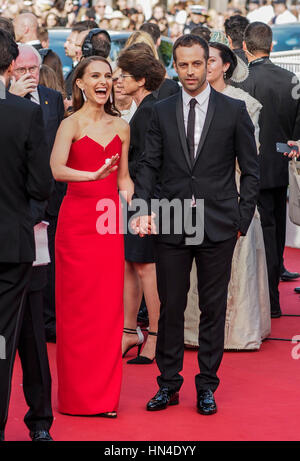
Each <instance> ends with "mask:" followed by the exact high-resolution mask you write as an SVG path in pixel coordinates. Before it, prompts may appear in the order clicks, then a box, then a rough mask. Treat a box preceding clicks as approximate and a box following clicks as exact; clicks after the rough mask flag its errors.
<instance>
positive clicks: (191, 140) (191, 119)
mask: <svg viewBox="0 0 300 461" xmlns="http://www.w3.org/2000/svg"><path fill="white" fill-rule="evenodd" d="M196 104H197V101H196V99H194V98H193V99H191V100H190V111H189V116H188V123H187V143H188V148H189V152H190V159H191V163H192V165H193V163H194V160H195V120H196V112H195V105H196Z"/></svg>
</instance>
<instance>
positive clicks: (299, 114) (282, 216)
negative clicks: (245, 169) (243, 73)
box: [236, 22, 300, 318]
mask: <svg viewBox="0 0 300 461" xmlns="http://www.w3.org/2000/svg"><path fill="white" fill-rule="evenodd" d="M244 40H245V41H244V49H245V52H246V55H247V57H248V61H249V63H250V64H249V77H248V78H247V79H246V80H245V81H244V82H242V83H241V84H239V85H238V86H239V87H241V88H242V89H243V90H245V91H247V92H248V93H250V94H251V96H253V97H254V98H256V99H257V100H258V101H259V102H260V103H261V104H262V105H263V108H262V110H261V112H260V118H259V126H260V136H259V140H260V151H259V153H260V156H259V160H260V177H261V182H260V193H259V199H258V210H259V213H260V217H261V224H262V228H263V233H264V242H265V249H266V258H267V268H268V280H269V291H270V301H271V316H272V317H273V318H277V317H280V316H281V307H280V301H279V290H278V285H279V279H280V273H281V267H282V266H283V251H284V246H285V229H286V196H287V186H288V181H289V179H288V160H287V158H285V157H284V156H283V155H281V154H278V153H277V152H276V142H282V143H286V142H287V141H288V140H290V139H299V138H300V101H299V96H298V95H297V91H295V90H296V89H297V83H298V81H297V79H296V77H295V75H294V74H292V73H291V72H289V71H287V70H285V69H282V68H281V67H279V66H276V65H275V64H273V63H272V62H271V61H270V58H269V54H270V51H271V49H272V29H271V28H270V26H268V25H267V24H264V23H262V22H253V23H251V24H249V26H248V27H247V28H246V30H245V35H244ZM236 86H237V85H236ZM292 275H293V274H292Z"/></svg>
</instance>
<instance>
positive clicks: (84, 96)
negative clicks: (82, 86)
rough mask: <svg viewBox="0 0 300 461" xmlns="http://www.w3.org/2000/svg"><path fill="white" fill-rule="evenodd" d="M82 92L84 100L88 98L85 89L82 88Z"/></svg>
mask: <svg viewBox="0 0 300 461" xmlns="http://www.w3.org/2000/svg"><path fill="white" fill-rule="evenodd" d="M81 93H82V97H83V100H84V101H86V100H87V97H86V95H85V92H84V90H81Z"/></svg>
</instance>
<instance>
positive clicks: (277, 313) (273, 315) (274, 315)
mask: <svg viewBox="0 0 300 461" xmlns="http://www.w3.org/2000/svg"><path fill="white" fill-rule="evenodd" d="M281 316H282V312H281V309H280V308H279V309H277V310H276V311H275V310H271V319H279V317H281Z"/></svg>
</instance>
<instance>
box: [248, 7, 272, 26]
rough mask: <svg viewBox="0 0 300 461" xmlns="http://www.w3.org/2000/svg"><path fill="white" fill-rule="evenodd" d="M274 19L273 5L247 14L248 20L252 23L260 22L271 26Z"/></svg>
mask: <svg viewBox="0 0 300 461" xmlns="http://www.w3.org/2000/svg"><path fill="white" fill-rule="evenodd" d="M273 17H274V8H273V6H272V5H263V6H261V7H260V8H257V9H256V10H253V11H250V13H248V14H247V19H249V21H250V22H255V21H260V22H264V23H265V24H269V22H270V21H271V19H272V18H273Z"/></svg>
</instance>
